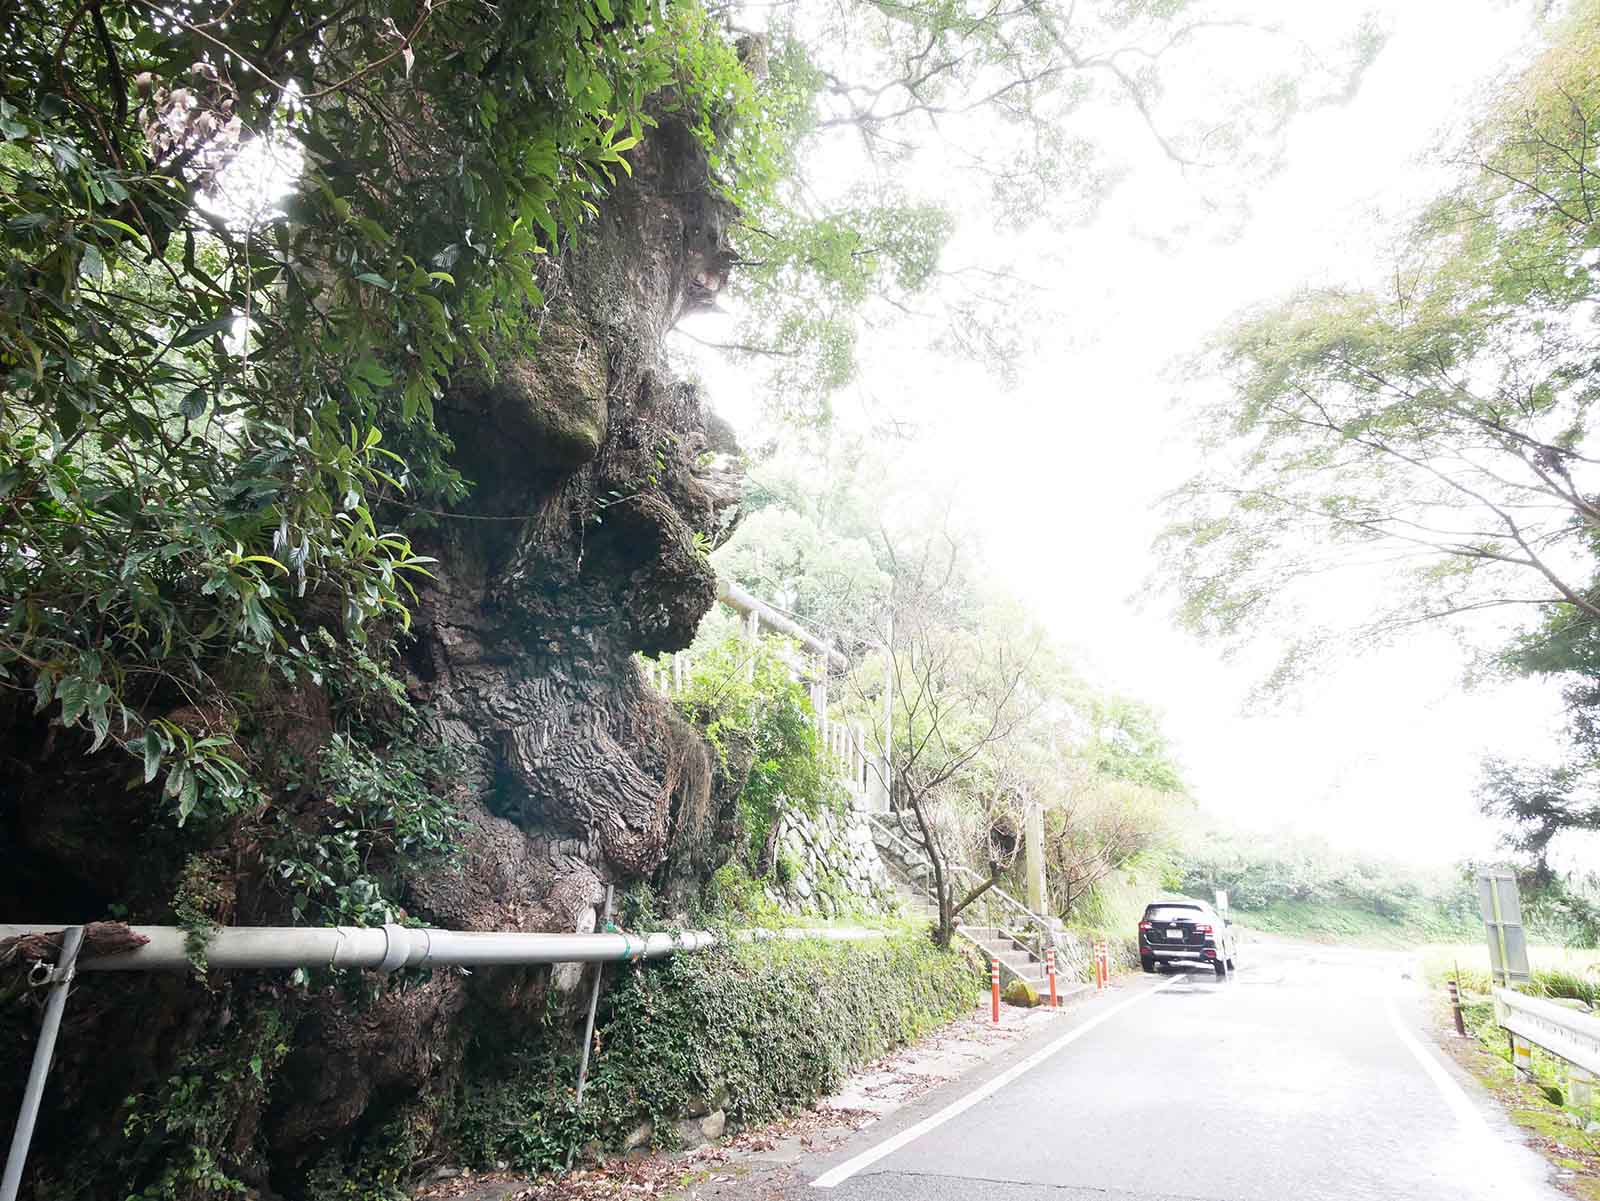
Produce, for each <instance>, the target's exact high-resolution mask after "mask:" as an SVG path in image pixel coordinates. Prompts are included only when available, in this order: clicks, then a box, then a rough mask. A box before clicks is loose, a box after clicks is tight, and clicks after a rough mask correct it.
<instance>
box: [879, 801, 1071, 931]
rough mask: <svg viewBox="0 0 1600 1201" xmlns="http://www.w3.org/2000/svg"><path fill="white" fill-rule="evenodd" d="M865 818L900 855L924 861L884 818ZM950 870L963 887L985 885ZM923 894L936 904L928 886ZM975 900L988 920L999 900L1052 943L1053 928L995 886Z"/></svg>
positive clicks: (961, 869) (956, 866)
mask: <svg viewBox="0 0 1600 1201" xmlns="http://www.w3.org/2000/svg"><path fill="white" fill-rule="evenodd" d="M867 816H868V817H869V818H871V820H872V822H873V824H874V825H876V826H877V827H878V828H879V829H880V830H882V831H883V832H884V833H885V834H887V835H888V836H889V838H890V839H891V840H893V842H894V843H895V844H896V845H897V847H898V848H899V849H900V850H901V853H902V855H904V854H905V852H906V851H908V850H909V851H910V852H911V854H912V855H914V856H918V857H922V858H926V856H927V852H926V851H925V850H923V849H922V848H921V847H919V846H917V845H916V844H915V843H913V842H912V841H911V840H910V839H908V838H906V837H905V835H904V834H902V833H901V832H900V831H898V830H896V829H895V828H894V827H893V826H891V825H890V824H889V823H888V821H887V820H886V819H885V818H884V815H882V814H878V813H870V814H868V815H867ZM950 869H951V871H952V872H953V873H954V874H955V875H956V876H957V877H958V878H959V879H962V880H963V881H965V882H966V883H969V884H973V885H978V884H984V883H987V882H988V881H987V877H984V876H981V875H979V874H978V873H977V872H975V871H973V870H972V869H971V868H969V867H968V866H966V864H964V863H952V864H950ZM924 870H925V871H926V872H931V870H932V869H931V867H930V868H927V869H924ZM926 891H927V893H928V895H929V896H931V897H933V899H934V900H935V901H937V900H938V897H937V896H934V894H933V889H932V887H931V886H930V887H928V888H927V890H926ZM978 900H979V901H980V902H982V903H983V906H984V909H985V910H986V911H987V912H988V913H989V914H990V916H991V917H992V916H993V909H994V905H993V901H994V900H999V901H1001V902H1003V903H1004V906H1005V907H1006V908H1009V909H1011V910H1012V911H1013V912H1014V913H1016V914H1018V915H1020V916H1021V917H1022V919H1023V921H1024V922H1025V923H1026V924H1028V925H1030V926H1033V927H1034V928H1035V929H1036V930H1038V931H1039V933H1041V934H1043V935H1044V936H1045V937H1046V938H1047V939H1049V940H1050V941H1052V942H1054V940H1055V928H1054V927H1053V926H1052V925H1051V924H1050V923H1049V922H1048V921H1047V920H1046V919H1044V918H1042V917H1040V916H1039V915H1038V914H1037V913H1035V912H1034V911H1033V910H1031V909H1029V908H1028V907H1027V906H1026V905H1024V904H1023V903H1022V902H1021V901H1019V900H1017V898H1016V897H1014V896H1012V895H1011V894H1010V893H1009V892H1007V891H1006V890H1005V889H1003V888H1001V887H1000V886H999V885H998V884H995V885H992V886H990V888H989V890H988V892H986V893H984V894H983V896H981V897H980V898H978ZM991 924H994V925H996V928H998V923H991Z"/></svg>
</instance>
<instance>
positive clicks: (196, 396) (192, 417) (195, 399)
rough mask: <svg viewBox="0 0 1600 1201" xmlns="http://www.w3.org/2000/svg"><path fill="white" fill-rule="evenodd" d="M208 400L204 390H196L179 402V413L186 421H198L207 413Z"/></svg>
mask: <svg viewBox="0 0 1600 1201" xmlns="http://www.w3.org/2000/svg"><path fill="white" fill-rule="evenodd" d="M206 404H207V398H206V393H205V389H204V388H195V389H194V390H193V391H191V392H190V393H189V394H188V395H187V396H185V397H184V398H183V399H182V400H181V401H179V402H178V412H180V413H182V414H183V417H184V420H185V421H198V420H199V419H200V418H201V417H204V416H205V413H206Z"/></svg>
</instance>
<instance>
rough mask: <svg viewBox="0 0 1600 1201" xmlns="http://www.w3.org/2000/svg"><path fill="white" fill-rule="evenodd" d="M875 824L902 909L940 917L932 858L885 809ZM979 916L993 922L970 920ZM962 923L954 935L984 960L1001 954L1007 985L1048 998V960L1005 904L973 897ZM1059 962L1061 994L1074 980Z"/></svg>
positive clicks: (1044, 924)
mask: <svg viewBox="0 0 1600 1201" xmlns="http://www.w3.org/2000/svg"><path fill="white" fill-rule="evenodd" d="M869 817H870V819H871V827H872V840H873V842H874V843H876V844H877V847H878V857H879V858H880V859H881V860H882V861H883V865H884V867H885V868H887V869H888V872H889V878H890V879H891V880H892V881H893V882H894V889H895V892H896V894H897V895H898V896H899V898H900V904H901V908H902V909H903V910H904V912H905V913H906V914H907V915H908V916H910V917H912V918H914V919H917V920H924V921H927V922H928V924H929V925H932V924H933V923H935V922H937V921H938V920H939V908H938V905H937V904H935V902H934V889H933V868H932V866H931V865H930V864H929V863H928V860H927V856H925V855H924V854H923V853H922V852H921V851H920V850H918V849H917V848H916V847H915V846H914V845H913V844H912V843H911V842H910V841H909V840H907V839H906V838H905V836H904V835H902V834H901V833H900V832H899V831H898V830H897V829H896V828H895V821H894V819H893V818H892V817H887V816H885V815H883V814H877V813H874V814H870V815H869ZM1012 904H1013V905H1015V906H1016V908H1017V909H1019V910H1021V913H1019V914H1018V915H1017V916H1018V917H1022V916H1024V915H1026V917H1030V918H1032V921H1033V923H1037V926H1038V927H1039V928H1040V929H1048V928H1049V926H1050V923H1049V922H1048V921H1047V920H1046V919H1045V918H1043V917H1040V916H1039V915H1038V914H1030V913H1029V912H1028V911H1027V910H1026V909H1025V908H1024V907H1023V906H1022V905H1021V904H1020V902H1012ZM974 910H977V911H979V912H977V913H976V914H975V913H974ZM979 921H983V922H988V923H991V924H988V925H983V924H969V923H977V922H979ZM962 923H963V924H961V925H959V926H957V927H956V937H958V938H962V939H965V940H966V941H967V942H969V943H971V944H972V945H973V946H975V947H977V948H978V950H979V951H981V952H982V953H983V956H984V958H985V960H994V959H998V960H999V961H1000V986H1001V987H1002V988H1008V987H1010V985H1011V982H1012V981H1013V980H1022V981H1025V982H1026V983H1027V984H1028V986H1029V987H1030V988H1032V989H1033V990H1034V992H1035V993H1037V994H1038V995H1039V996H1041V997H1044V998H1046V999H1048V998H1049V996H1050V981H1049V978H1048V977H1047V975H1046V973H1045V964H1044V960H1043V959H1042V958H1041V957H1040V956H1039V955H1038V954H1036V953H1035V951H1034V949H1033V948H1032V947H1030V946H1029V945H1028V944H1027V943H1026V942H1024V941H1023V940H1022V939H1021V938H1019V937H1017V936H1016V934H1015V933H1013V925H1014V923H1013V922H1012V921H1010V920H1008V919H1007V917H1006V915H1005V913H1004V907H1003V906H999V905H996V904H994V903H992V901H991V900H990V898H989V897H988V896H987V895H986V896H984V897H980V898H979V899H978V900H977V901H975V902H973V905H972V907H971V908H969V909H968V910H967V912H966V913H965V914H963V915H962ZM1061 970H1062V969H1061V968H1060V967H1058V968H1057V974H1056V991H1057V994H1058V995H1065V993H1067V992H1069V991H1076V986H1075V985H1071V984H1069V983H1068V981H1066V980H1065V979H1063V977H1062V975H1061Z"/></svg>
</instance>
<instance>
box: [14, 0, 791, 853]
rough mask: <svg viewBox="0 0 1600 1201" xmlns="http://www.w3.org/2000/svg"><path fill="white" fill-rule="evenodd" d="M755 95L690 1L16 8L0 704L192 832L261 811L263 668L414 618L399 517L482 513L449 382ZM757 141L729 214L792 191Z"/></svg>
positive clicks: (419, 567)
mask: <svg viewBox="0 0 1600 1201" xmlns="http://www.w3.org/2000/svg"><path fill="white" fill-rule="evenodd" d="M752 86H753V85H752V83H751V80H750V78H749V76H748V75H747V74H746V73H745V72H744V71H743V70H742V69H741V68H740V66H739V63H738V61H737V59H736V57H735V55H734V53H733V50H732V48H731V47H730V46H729V45H728V44H727V43H726V41H725V40H724V39H723V38H722V37H721V36H719V35H718V34H717V33H716V32H715V31H714V30H712V29H710V28H709V27H708V26H707V25H706V22H705V18H704V17H703V15H702V14H701V13H700V12H699V10H698V9H697V8H695V7H694V6H693V5H692V4H674V5H672V6H671V7H669V8H666V9H664V10H660V11H657V10H656V9H655V7H654V6H653V5H649V4H647V3H645V0H629V2H628V3H625V4H620V5H619V6H618V7H617V8H616V9H615V10H613V7H612V6H611V5H610V4H609V3H606V2H605V0H595V2H593V3H584V4H572V5H558V6H548V5H531V6H530V5H522V6H512V7H511V8H508V9H500V8H493V7H490V6H485V5H477V4H469V5H440V6H434V5H431V4H430V5H415V6H413V5H408V4H398V5H389V4H382V3H374V4H356V5H344V4H309V5H307V4H296V5H289V6H282V5H273V6H268V5H265V4H256V5H244V6H238V5H226V6H224V5H210V4H205V3H196V4H186V5H179V6H177V7H174V8H169V9H164V10H162V13H161V15H160V16H159V17H158V18H156V17H152V16H151V15H150V12H149V11H148V10H147V9H146V8H145V7H143V6H140V5H133V4H87V5H74V4H70V3H65V4H38V5H25V6H22V7H20V8H13V9H10V10H8V13H7V15H6V16H5V17H4V18H0V135H3V137H4V144H3V145H0V218H3V225H0V235H3V239H4V241H3V247H4V253H5V275H4V283H3V286H4V303H3V305H0V397H3V404H0V506H3V507H0V612H3V614H4V616H3V618H0V686H4V687H10V688H16V689H27V690H30V691H31V692H32V693H33V695H34V696H35V697H36V698H37V705H38V707H39V709H40V710H46V709H50V710H52V711H53V712H54V713H56V714H57V715H58V716H59V719H60V721H61V723H62V724H63V725H66V726H68V727H74V726H81V727H82V728H84V729H85V730H87V731H89V732H90V733H91V735H92V745H93V746H94V747H95V748H98V747H99V746H101V745H102V744H103V743H106V742H114V743H117V744H120V745H121V746H123V747H125V748H126V749H127V750H128V751H129V752H131V753H132V754H133V755H135V756H137V757H138V759H139V760H140V761H141V762H142V764H143V771H144V778H145V780H146V781H152V780H155V779H157V778H158V777H161V776H163V775H164V776H165V784H166V790H167V793H168V794H169V795H170V796H171V797H172V798H173V802H174V806H175V808H176V810H177V816H178V819H179V820H180V822H181V821H182V820H184V819H186V818H187V817H188V816H189V815H190V814H191V813H193V812H194V811H196V810H197V809H207V808H211V809H216V810H224V811H225V810H228V809H232V808H237V807H239V806H240V805H241V804H242V803H243V800H244V796H245V792H246V790H247V784H248V781H249V778H250V774H251V773H250V765H249V764H248V763H241V762H240V761H239V759H238V757H237V755H236V754H235V753H234V751H233V749H232V748H231V746H230V744H229V741H228V738H227V733H228V729H229V727H230V726H231V724H232V722H233V719H234V716H235V711H236V710H237V709H238V708H239V707H241V706H246V705H248V704H249V697H248V695H247V689H246V688H245V686H244V685H243V683H242V682H241V679H240V677H241V676H243V675H245V674H247V673H249V672H250V671H251V670H252V666H251V665H252V664H257V665H264V664H269V663H276V664H278V665H280V666H282V667H283V669H284V671H285V672H286V673H289V672H291V671H292V670H293V669H294V668H295V666H296V664H295V663H294V661H293V651H294V649H295V647H296V646H297V645H299V643H300V641H301V638H302V634H303V632H304V631H305V630H306V629H308V628H311V627H321V628H327V629H332V630H334V631H336V632H338V633H339V634H340V636H341V637H345V638H349V639H353V640H360V639H362V638H363V637H364V631H365V630H366V629H367V628H368V627H371V626H372V625H374V623H382V622H390V623H393V624H396V625H398V626H401V627H403V626H404V625H405V624H406V622H407V621H408V618H409V612H408V605H409V603H410V598H411V596H412V595H413V586H414V585H413V581H414V580H415V578H416V577H418V576H420V575H424V574H426V573H427V571H428V564H427V561H426V560H425V559H423V558H421V557H419V556H418V555H416V554H415V553H413V551H412V550H411V546H410V542H409V540H408V538H407V537H406V536H405V534H403V533H401V532H398V530H397V523H403V522H404V521H405V520H407V519H408V517H414V516H415V514H416V512H417V511H416V510H415V509H413V508H412V506H413V505H417V504H420V505H422V506H423V507H424V508H426V507H427V506H428V505H429V504H437V503H438V502H439V501H448V500H452V499H455V498H458V497H459V496H460V495H461V491H462V488H463V486H464V481H462V480H460V479H459V478H458V477H457V475H456V474H455V472H454V471H453V469H452V468H451V466H450V464H449V451H450V446H449V443H448V441H447V440H446V439H445V438H444V436H443V435H442V434H441V433H440V431H439V430H438V428H437V427H436V426H435V424H434V422H433V403H434V400H435V399H436V397H437V396H438V395H439V394H440V392H441V390H442V389H443V387H444V385H445V382H446V380H447V379H448V378H449V377H450V375H451V373H452V372H456V371H460V370H462V369H465V368H470V369H472V370H475V371H480V372H491V373H492V371H493V369H494V368H493V358H492V355H491V354H490V350H491V348H492V346H493V345H494V344H495V343H496V341H497V340H498V339H505V338H511V337H515V336H518V332H519V331H520V330H523V329H524V325H525V320H526V314H527V313H529V312H530V311H531V310H532V309H535V308H537V306H538V305H539V304H540V303H541V300H542V294H541V291H540V286H539V283H538V279H539V276H540V270H541V268H540V262H541V260H542V259H543V258H544V257H546V256H547V255H548V254H549V253H550V252H551V251H553V250H556V249H557V248H558V247H560V246H561V245H563V244H564V243H566V242H568V241H570V240H571V239H572V238H573V237H575V236H578V234H579V231H580V229H581V227H582V225H583V223H584V222H585V221H586V220H587V219H588V218H589V217H590V216H591V215H592V214H593V213H594V212H595V211H596V202H597V201H598V200H599V199H600V198H601V197H602V196H603V195H604V194H605V191H606V189H607V188H608V186H609V185H610V183H611V182H612V181H613V180H614V179H615V178H616V176H617V173H619V172H621V171H625V170H627V163H626V160H625V158H624V155H625V154H626V152H627V151H628V150H629V149H630V148H631V147H633V146H634V145H635V144H636V143H637V142H638V140H639V139H640V138H641V137H642V136H644V134H645V133H646V131H647V129H648V128H649V126H650V125H651V124H652V117H651V113H650V109H649V105H651V104H655V105H665V106H668V107H673V108H677V109H681V110H684V111H685V112H686V115H687V117H688V120H689V123H690V124H691V125H692V126H694V127H695V128H697V129H698V130H699V131H700V132H701V136H702V137H703V138H704V139H705V141H706V142H707V143H708V144H710V145H712V146H715V145H716V144H717V142H718V135H717V129H723V128H729V127H731V126H733V125H737V124H738V120H737V116H736V114H738V113H749V114H753V113H755V111H756V106H755V104H754V102H753V99H752ZM714 127H715V128H714ZM752 128H753V129H754V132H751V130H752ZM741 130H742V132H743V133H744V134H745V138H746V141H747V142H748V143H749V149H750V154H749V155H747V156H746V159H745V163H746V168H745V169H746V170H747V171H748V173H749V174H748V175H747V176H741V177H736V176H735V174H734V167H733V165H732V164H731V163H728V164H727V165H726V171H727V178H726V179H725V181H724V185H725V186H726V187H728V188H729V189H731V190H737V188H738V187H739V186H740V183H741V181H742V180H743V179H746V178H748V179H749V181H750V183H751V186H752V187H754V188H759V187H760V186H762V185H761V182H760V177H761V174H762V172H763V171H770V170H771V169H772V164H773V159H772V156H771V155H766V154H763V153H762V152H761V151H760V145H761V144H762V143H761V137H762V136H763V135H762V134H761V132H760V127H759V122H758V121H754V120H747V121H746V122H745V123H744V126H743V127H741ZM224 659H226V665H225V666H224V664H223V660H224ZM185 705H189V706H209V708H208V709H207V710H206V711H207V712H208V714H209V716H208V718H207V719H206V720H202V721H196V720H189V721H183V720H177V719H174V718H173V717H171V712H172V711H173V710H176V709H178V708H180V707H182V706H185Z"/></svg>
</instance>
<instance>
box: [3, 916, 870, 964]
mask: <svg viewBox="0 0 1600 1201" xmlns="http://www.w3.org/2000/svg"><path fill="white" fill-rule="evenodd" d="M63 928H64V926H63V925H29V926H21V925H0V939H6V938H12V937H16V936H19V935H24V934H43V933H54V932H56V931H58V930H61V929H63ZM129 929H130V930H132V931H133V933H135V934H137V935H140V936H142V937H144V938H146V939H148V940H149V941H148V942H147V943H146V944H145V945H144V946H142V947H139V948H138V949H137V950H134V951H128V952H126V953H124V954H120V955H103V956H96V957H95V958H92V959H83V960H80V961H79V962H78V971H80V972H137V971H185V970H187V969H188V968H189V967H190V963H189V956H188V951H187V948H186V947H185V938H186V937H187V935H186V932H185V931H184V930H183V929H181V928H180V927H178V926H130V927H129ZM884 936H885V932H884V931H881V930H865V929H860V928H856V927H822V928H817V929H803V928H798V929H787V930H744V931H740V932H739V934H738V935H736V936H735V938H736V940H737V941H741V942H745V941H758V940H764V939H785V940H798V939H805V938H821V939H826V940H831V941H851V942H853V941H860V940H862V939H870V938H882V937H884ZM716 941H717V937H716V935H714V934H711V933H709V932H708V931H705V930H686V931H684V932H682V933H680V934H667V933H653V934H519V933H509V932H499V931H461V930H433V929H427V928H423V927H414V926H321V927H315V926H222V927H220V928H218V929H216V930H213V931H212V932H211V934H210V935H209V937H208V938H207V940H206V946H205V958H206V965H207V967H208V968H210V969H213V970H226V969H229V968H295V967H328V968H376V969H378V970H379V971H385V972H392V971H395V970H397V969H399V968H402V967H453V966H461V967H491V966H495V965H515V964H533V963H604V962H608V961H612V960H627V959H659V958H661V957H662V956H664V955H672V954H675V953H678V952H693V951H703V950H705V949H706V948H708V947H711V946H714V945H715V944H716Z"/></svg>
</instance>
